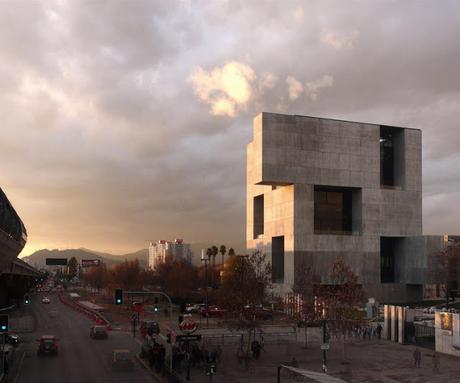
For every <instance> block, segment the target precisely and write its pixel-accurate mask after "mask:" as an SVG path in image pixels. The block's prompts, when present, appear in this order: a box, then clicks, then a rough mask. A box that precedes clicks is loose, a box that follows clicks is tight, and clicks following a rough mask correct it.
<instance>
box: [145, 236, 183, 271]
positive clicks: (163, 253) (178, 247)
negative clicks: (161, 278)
mask: <svg viewBox="0 0 460 383" xmlns="http://www.w3.org/2000/svg"><path fill="white" fill-rule="evenodd" d="M172 259H175V260H178V261H179V260H183V261H186V262H188V263H191V262H192V249H191V246H190V244H188V243H184V241H183V240H182V239H175V240H174V242H170V241H166V240H164V239H161V240H159V241H158V242H157V243H155V242H151V243H150V245H149V269H151V270H154V269H155V267H156V266H157V265H158V264H160V263H164V262H165V261H167V260H172Z"/></svg>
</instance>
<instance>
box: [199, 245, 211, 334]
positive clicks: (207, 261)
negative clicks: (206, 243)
mask: <svg viewBox="0 0 460 383" xmlns="http://www.w3.org/2000/svg"><path fill="white" fill-rule="evenodd" d="M210 261H211V258H210V257H208V258H205V256H204V250H203V249H201V262H204V279H205V281H206V282H205V283H206V294H205V302H204V303H205V307H206V327H209V311H208V263H209V262H210Z"/></svg>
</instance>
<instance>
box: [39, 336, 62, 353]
mask: <svg viewBox="0 0 460 383" xmlns="http://www.w3.org/2000/svg"><path fill="white" fill-rule="evenodd" d="M37 342H38V349H37V355H38V356H41V355H57V354H58V343H57V342H58V339H57V338H56V337H55V336H54V335H43V336H42V337H41V338H39V339H37Z"/></svg>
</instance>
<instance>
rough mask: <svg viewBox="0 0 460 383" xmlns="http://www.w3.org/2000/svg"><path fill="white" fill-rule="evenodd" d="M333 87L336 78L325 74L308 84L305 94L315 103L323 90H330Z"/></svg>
mask: <svg viewBox="0 0 460 383" xmlns="http://www.w3.org/2000/svg"><path fill="white" fill-rule="evenodd" d="M332 85H334V78H333V77H332V76H330V75H328V74H325V75H324V76H322V77H320V78H318V79H316V80H313V81H310V82H307V83H306V84H305V93H306V94H307V96H308V97H310V98H311V99H312V100H313V101H316V100H317V99H318V95H319V91H320V90H321V89H323V88H330V87H331V86H332Z"/></svg>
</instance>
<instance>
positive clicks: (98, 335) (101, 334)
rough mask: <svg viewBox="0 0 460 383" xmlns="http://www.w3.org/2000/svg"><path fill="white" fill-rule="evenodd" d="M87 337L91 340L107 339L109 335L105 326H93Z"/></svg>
mask: <svg viewBox="0 0 460 383" xmlns="http://www.w3.org/2000/svg"><path fill="white" fill-rule="evenodd" d="M89 336H90V337H91V338H93V339H107V338H108V337H109V333H108V331H107V327H106V326H100V325H95V326H92V327H91V330H90V332H89Z"/></svg>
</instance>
